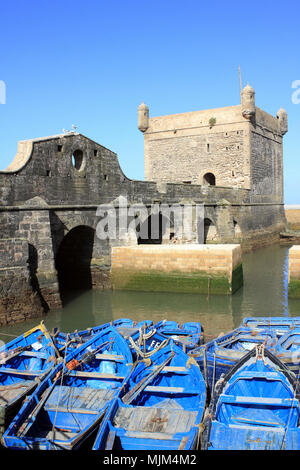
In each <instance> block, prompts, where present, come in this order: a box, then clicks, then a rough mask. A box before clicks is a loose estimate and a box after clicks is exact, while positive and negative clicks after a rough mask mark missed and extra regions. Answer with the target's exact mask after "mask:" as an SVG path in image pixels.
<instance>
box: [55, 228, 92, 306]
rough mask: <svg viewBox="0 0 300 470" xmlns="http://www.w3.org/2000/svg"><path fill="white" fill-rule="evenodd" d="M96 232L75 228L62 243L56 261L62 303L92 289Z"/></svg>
mask: <svg viewBox="0 0 300 470" xmlns="http://www.w3.org/2000/svg"><path fill="white" fill-rule="evenodd" d="M94 237H95V230H94V229H93V228H91V227H87V226H84V225H81V226H78V227H75V228H73V229H72V230H71V231H70V232H69V233H68V234H67V235H66V236H65V237H64V239H63V241H62V242H61V244H60V246H59V249H58V252H57V255H56V260H55V267H56V270H57V276H58V282H59V289H60V295H61V300H62V303H63V304H65V303H66V302H67V301H68V300H69V299H70V298H74V296H76V295H77V294H80V293H82V292H83V291H85V290H88V289H91V288H92V274H91V259H92V257H93V247H94Z"/></svg>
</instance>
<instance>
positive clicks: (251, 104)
mask: <svg viewBox="0 0 300 470" xmlns="http://www.w3.org/2000/svg"><path fill="white" fill-rule="evenodd" d="M241 105H242V114H243V116H244V118H245V119H248V120H251V119H254V118H255V91H254V89H253V88H252V87H251V86H250V85H249V83H248V85H247V86H245V88H244V89H243V90H242V93H241Z"/></svg>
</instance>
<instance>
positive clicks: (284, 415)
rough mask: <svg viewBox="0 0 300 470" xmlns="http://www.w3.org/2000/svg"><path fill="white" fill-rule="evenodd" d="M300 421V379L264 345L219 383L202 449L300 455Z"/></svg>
mask: <svg viewBox="0 0 300 470" xmlns="http://www.w3.org/2000/svg"><path fill="white" fill-rule="evenodd" d="M299 417H300V406H299V383H298V380H297V379H296V378H295V375H294V374H293V373H292V372H291V371H290V370H289V369H288V368H287V367H286V366H285V365H284V364H282V363H281V361H279V359H277V358H276V357H275V356H274V355H273V354H272V353H270V352H269V351H268V350H267V349H265V347H264V346H263V345H260V346H257V347H255V348H254V349H253V350H252V351H250V352H249V353H248V354H247V355H246V356H245V357H244V358H243V359H242V360H241V361H240V362H239V363H238V364H236V365H235V366H234V367H233V368H232V370H231V371H230V372H229V373H228V374H227V375H226V376H224V377H222V378H221V379H220V380H219V382H218V383H217V385H216V388H215V393H214V395H213V397H212V400H211V403H210V406H209V408H208V413H207V415H206V418H205V419H204V426H205V428H204V432H203V434H202V439H201V448H202V449H208V450H296V449H297V450H299V448H300V428H299Z"/></svg>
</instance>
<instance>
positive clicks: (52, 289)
mask: <svg viewBox="0 0 300 470" xmlns="http://www.w3.org/2000/svg"><path fill="white" fill-rule="evenodd" d="M24 206H26V207H28V210H23V211H21V220H20V223H19V230H18V232H17V233H18V235H19V236H21V237H22V238H25V239H26V240H27V242H28V244H29V259H28V264H29V271H30V275H31V281H32V283H33V289H34V290H35V291H36V292H38V294H39V295H40V296H41V300H42V302H43V304H44V308H45V310H46V311H47V310H48V309H50V310H51V309H53V308H59V307H61V305H62V304H61V299H60V293H59V285H58V280H57V272H56V269H55V266H54V253H53V244H52V234H51V226H50V219H49V210H47V204H46V202H45V201H43V200H42V199H41V198H39V197H37V198H34V199H32V200H29V201H26V203H25V204H24Z"/></svg>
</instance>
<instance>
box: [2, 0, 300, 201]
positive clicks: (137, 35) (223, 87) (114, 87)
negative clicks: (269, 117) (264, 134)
mask: <svg viewBox="0 0 300 470" xmlns="http://www.w3.org/2000/svg"><path fill="white" fill-rule="evenodd" d="M0 18H1V23H0V24H1V26H0V80H3V81H4V82H5V84H6V104H5V105H2V104H0V122H1V125H0V145H1V147H0V168H1V169H4V168H5V167H6V166H7V165H8V164H9V163H10V162H11V160H12V159H13V157H14V155H15V153H16V149H17V141H18V140H23V139H29V138H34V137H41V136H46V135H52V134H56V133H61V131H62V129H63V128H65V129H70V128H71V126H72V124H75V125H77V126H78V131H79V132H81V133H83V134H85V135H86V136H88V137H90V138H91V139H94V140H96V141H97V142H99V143H100V144H102V145H104V146H105V147H108V148H109V149H111V150H113V151H115V152H117V154H118V157H119V161H120V164H121V167H122V169H123V171H124V172H125V174H126V175H127V176H128V177H129V178H133V179H143V178H144V161H143V153H144V150H143V136H142V134H141V133H140V132H139V131H138V129H137V107H138V105H139V104H140V103H141V102H142V101H145V103H147V104H148V106H149V108H150V116H158V115H163V114H172V113H181V112H187V111H195V110H199V109H207V108H214V107H220V106H231V105H235V104H239V80H238V66H239V65H240V66H241V70H242V80H243V85H246V84H247V82H250V84H251V85H252V86H253V87H254V88H255V91H256V104H257V106H259V107H260V108H263V109H265V110H266V111H268V112H269V113H271V114H273V115H275V114H276V112H277V110H278V109H279V107H280V106H282V107H283V108H285V109H286V110H287V112H288V115H289V133H288V134H287V135H286V136H285V139H284V177H285V203H286V204H300V179H299V175H300V158H299V141H300V137H299V124H300V104H293V103H292V93H293V92H294V91H295V90H293V89H292V82H293V81H295V80H300V63H299V55H300V48H299V45H300V40H299V33H300V2H299V0H297V1H296V0H295V1H289V0H286V1H284V2H278V1H268V0H267V1H266V0H264V1H261V0H260V1H257V0H254V1H248V2H243V1H230V0H229V1H227V2H224V1H212V2H202V1H201V0H185V1H182V0H181V1H178V0H159V1H158V0H149V1H148V2H143V1H141V0H109V1H108V0H84V1H79V0H72V1H71V0H51V1H50V0H43V1H42V0H39V1H37V0H26V1H24V0H22V1H21V0H18V1H14V0H10V1H8V0H1V2H0Z"/></svg>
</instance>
